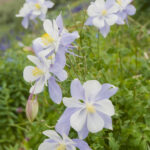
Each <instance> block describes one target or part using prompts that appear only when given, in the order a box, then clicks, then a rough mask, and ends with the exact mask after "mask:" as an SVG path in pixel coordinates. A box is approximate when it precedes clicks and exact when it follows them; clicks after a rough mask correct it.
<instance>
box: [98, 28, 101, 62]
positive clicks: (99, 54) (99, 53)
mask: <svg viewBox="0 0 150 150" xmlns="http://www.w3.org/2000/svg"><path fill="white" fill-rule="evenodd" d="M97 49H98V56H99V59H100V58H101V52H100V33H99V30H98V38H97Z"/></svg>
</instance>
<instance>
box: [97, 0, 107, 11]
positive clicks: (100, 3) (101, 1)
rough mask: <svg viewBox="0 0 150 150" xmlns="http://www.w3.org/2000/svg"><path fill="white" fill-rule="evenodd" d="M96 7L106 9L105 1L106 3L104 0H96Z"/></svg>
mask: <svg viewBox="0 0 150 150" xmlns="http://www.w3.org/2000/svg"><path fill="white" fill-rule="evenodd" d="M95 5H96V6H97V7H98V8H99V9H101V8H104V6H105V1H104V0H96V1H95Z"/></svg>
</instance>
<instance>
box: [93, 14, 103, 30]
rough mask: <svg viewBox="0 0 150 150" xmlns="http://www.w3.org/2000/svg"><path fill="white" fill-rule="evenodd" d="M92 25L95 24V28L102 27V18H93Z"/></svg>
mask: <svg viewBox="0 0 150 150" xmlns="http://www.w3.org/2000/svg"><path fill="white" fill-rule="evenodd" d="M93 25H95V26H96V27H97V28H102V27H104V20H103V19H102V18H101V19H99V18H98V17H96V18H94V19H93Z"/></svg>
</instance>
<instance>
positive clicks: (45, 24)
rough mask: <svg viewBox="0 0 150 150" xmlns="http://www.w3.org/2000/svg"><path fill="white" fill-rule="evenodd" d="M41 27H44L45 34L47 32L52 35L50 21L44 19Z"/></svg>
mask: <svg viewBox="0 0 150 150" xmlns="http://www.w3.org/2000/svg"><path fill="white" fill-rule="evenodd" d="M43 27H44V30H45V32H46V33H47V34H49V35H51V36H52V34H53V24H52V21H51V20H48V19H46V20H45V21H44V24H43Z"/></svg>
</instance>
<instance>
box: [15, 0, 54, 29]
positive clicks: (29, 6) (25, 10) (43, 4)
mask: <svg viewBox="0 0 150 150" xmlns="http://www.w3.org/2000/svg"><path fill="white" fill-rule="evenodd" d="M53 6H54V3H53V2H51V1H45V0H26V3H25V4H24V5H23V7H22V8H21V10H20V12H19V14H18V15H16V17H23V18H24V19H23V21H22V25H23V26H24V28H28V25H29V20H33V21H35V19H36V18H37V17H38V18H39V19H40V20H42V21H43V20H44V19H45V18H46V13H47V11H48V8H52V7H53Z"/></svg>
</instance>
